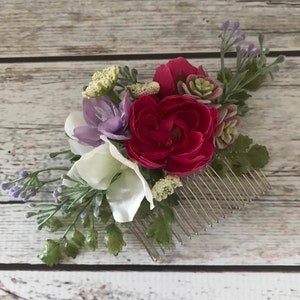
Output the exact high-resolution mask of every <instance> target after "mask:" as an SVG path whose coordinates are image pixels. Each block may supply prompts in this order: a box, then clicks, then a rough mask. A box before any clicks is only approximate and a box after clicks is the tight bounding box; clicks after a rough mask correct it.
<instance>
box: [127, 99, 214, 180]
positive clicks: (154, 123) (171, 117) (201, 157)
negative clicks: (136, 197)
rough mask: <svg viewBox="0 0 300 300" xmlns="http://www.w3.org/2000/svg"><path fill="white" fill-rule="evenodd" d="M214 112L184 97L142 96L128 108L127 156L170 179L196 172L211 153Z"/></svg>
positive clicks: (204, 163) (209, 157)
mask: <svg viewBox="0 0 300 300" xmlns="http://www.w3.org/2000/svg"><path fill="white" fill-rule="evenodd" d="M216 118H217V110H216V109H215V108H208V107H207V106H205V105H204V104H201V103H199V102H197V101H196V100H195V99H194V98H192V97H188V96H180V95H173V96H168V97H165V98H163V99H162V100H159V99H158V98H157V97H156V96H153V95H149V96H142V97H140V98H139V99H138V100H136V101H135V102H134V103H133V105H132V108H131V114H130V119H129V125H130V130H131V134H132V137H131V139H129V140H127V141H126V142H125V145H126V150H127V154H128V156H129V157H130V158H132V159H133V160H136V161H137V162H139V163H140V164H141V165H142V166H144V167H146V168H150V169H154V168H162V169H164V170H165V171H167V172H169V173H170V174H173V175H179V176H182V175H188V174H191V173H193V172H195V171H197V170H200V169H201V168H202V167H203V166H204V165H206V164H207V162H208V161H209V160H210V159H211V157H212V155H213V152H214V142H213V135H214V127H215V121H216Z"/></svg>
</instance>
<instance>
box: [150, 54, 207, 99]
mask: <svg viewBox="0 0 300 300" xmlns="http://www.w3.org/2000/svg"><path fill="white" fill-rule="evenodd" d="M190 74H195V75H200V76H203V77H206V76H207V74H206V72H205V71H204V70H203V67H202V66H199V67H198V68H196V67H194V66H193V65H191V64H190V63H189V62H188V61H187V60H186V59H185V58H183V57H177V58H174V59H171V60H169V61H168V62H167V63H166V64H162V65H160V66H159V67H158V68H157V69H156V72H155V74H154V77H153V81H156V82H158V83H159V85H160V90H159V93H158V95H159V97H161V98H163V97H166V96H169V95H173V94H176V88H177V87H176V85H177V82H178V81H179V80H181V81H185V79H186V77H187V76H189V75H190Z"/></svg>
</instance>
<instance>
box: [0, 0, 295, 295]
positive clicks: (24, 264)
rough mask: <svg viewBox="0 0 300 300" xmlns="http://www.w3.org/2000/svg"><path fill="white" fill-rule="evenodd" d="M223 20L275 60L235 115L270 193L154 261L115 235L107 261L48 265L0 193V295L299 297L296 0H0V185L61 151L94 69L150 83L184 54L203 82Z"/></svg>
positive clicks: (30, 227) (20, 207)
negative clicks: (115, 67)
mask: <svg viewBox="0 0 300 300" xmlns="http://www.w3.org/2000/svg"><path fill="white" fill-rule="evenodd" d="M227 19H229V20H232V21H236V20H239V21H240V22H241V25H242V28H243V29H244V31H245V33H246V34H247V41H248V42H256V36H257V34H258V33H259V32H262V33H264V34H265V45H266V46H268V47H269V48H270V49H271V51H272V53H273V54H274V55H275V54H276V52H278V53H279V52H280V53H283V54H285V55H286V61H285V63H284V64H282V65H281V69H280V71H279V72H278V73H277V74H276V77H275V80H274V81H271V80H269V81H268V82H266V83H265V84H264V87H263V88H262V89H261V90H259V91H258V92H257V93H255V95H254V97H253V98H252V99H251V100H249V104H250V106H251V108H253V110H251V112H250V113H249V114H248V115H247V117H246V118H245V119H244V121H243V122H244V123H243V132H245V133H247V134H249V135H251V136H252V137H253V138H254V139H255V141H256V142H258V143H262V144H266V145H267V146H268V149H269V151H270V154H271V161H270V163H269V165H268V166H267V168H266V169H265V173H266V175H267V177H268V180H269V182H270V183H271V185H272V186H273V188H272V190H271V191H270V192H268V193H267V194H266V195H265V196H263V197H262V198H261V199H260V200H256V201H254V202H253V203H252V204H251V205H249V206H247V207H245V208H243V209H242V210H240V211H235V212H234V213H233V214H232V215H230V216H229V217H228V218H227V219H225V220H222V222H221V223H219V224H216V225H215V226H214V227H213V228H209V229H208V230H207V231H206V232H203V233H201V234H200V235H199V236H198V237H194V238H193V239H192V240H191V241H187V242H186V245H185V246H183V247H177V248H176V249H174V250H173V251H168V252H167V253H166V255H165V256H164V257H162V259H161V261H160V262H159V263H153V262H152V261H151V259H150V258H149V257H148V255H147V254H146V251H145V250H144V249H143V247H142V246H141V245H140V244H139V243H138V242H137V241H136V240H135V239H134V237H132V236H130V235H128V237H127V240H128V245H127V246H126V248H125V250H124V251H123V252H122V253H120V254H119V255H118V256H117V257H114V256H110V255H109V254H107V253H106V250H105V249H104V247H100V249H99V250H97V251H96V252H84V253H82V254H81V255H80V256H79V257H78V258H77V259H76V260H75V261H73V260H67V261H65V263H64V264H63V265H62V266H60V267H59V268H54V269H49V268H47V267H45V266H43V265H42V264H41V263H40V261H39V259H38V258H37V254H38V253H39V252H40V250H41V249H42V248H43V246H44V242H45V240H46V239H47V238H48V237H49V235H48V234H47V233H44V232H38V231H37V229H36V225H35V221H34V220H33V219H32V220H31V219H30V220H26V219H25V217H24V216H25V213H26V211H27V207H26V204H25V205H24V204H23V203H18V202H11V201H10V200H11V199H10V197H9V196H8V195H7V194H6V193H1V194H0V234H1V235H0V299H1V300H4V299H5V300H6V299H54V300H60V299H66V300H67V299H99V300H100V299H101V300H108V299H114V300H116V299H122V300H123V299H126V300H127V299H156V300H158V299H164V300H169V299H226V300H236V299H238V300H239V299H241V300H248V299H253V300H254V299H255V300H257V299H272V300H273V299H276V300H277V299H299V298H300V288H299V286H300V267H299V265H300V238H299V237H300V183H299V179H300V118H299V112H300V111H299V108H300V103H299V101H300V89H299V86H300V84H299V82H300V80H299V79H300V78H299V68H300V1H298V0H274V1H273V0H257V1H254V0H228V1H220V0H216V1H210V0H191V1H183V0H166V1H154V0H153V1H145V0H126V1H121V0H110V1H107V0H102V1H100V0H78V1H67V0H52V1H46V0H27V1H24V0H1V5H0V114H1V118H0V182H3V181H5V180H8V179H12V178H14V177H15V176H16V174H17V173H18V171H19V170H20V169H34V168H36V166H37V167H40V166H43V165H44V164H45V162H46V157H47V155H48V152H49V151H56V150H58V149H61V148H64V147H66V145H67V140H66V138H65V135H64V131H63V125H64V120H65V118H66V116H67V115H68V113H69V112H70V111H72V110H76V109H79V108H80V106H81V96H80V95H81V90H82V86H83V85H84V84H86V83H87V82H88V81H89V80H90V76H91V75H92V74H93V72H94V71H96V70H100V69H102V68H103V67H105V66H107V65H110V64H113V63H117V64H120V65H129V66H131V67H135V68H137V69H139V72H140V74H141V77H142V78H143V79H150V78H152V75H153V73H154V70H155V68H156V66H157V65H158V64H160V63H164V62H166V61H167V60H168V59H169V58H171V57H176V56H178V55H183V56H186V57H189V58H191V62H192V63H193V64H195V65H200V64H203V65H204V66H205V67H206V69H207V70H209V73H210V74H211V75H212V76H214V75H215V74H216V72H217V70H218V68H219V60H218V59H217V58H215V57H216V53H217V52H218V47H219V39H218V34H219V32H220V26H221V24H222V22H223V21H225V20H227ZM274 51H275V53H274ZM271 59H272V58H271ZM298 267H299V268H298Z"/></svg>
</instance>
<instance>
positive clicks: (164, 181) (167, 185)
mask: <svg viewBox="0 0 300 300" xmlns="http://www.w3.org/2000/svg"><path fill="white" fill-rule="evenodd" d="M180 186H182V183H181V181H180V178H179V176H173V175H167V176H165V177H164V178H161V179H160V180H159V181H157V182H156V183H155V184H154V186H153V187H152V190H151V192H152V195H153V198H154V199H155V200H156V201H159V202H160V201H162V200H165V199H167V197H168V196H170V195H172V194H173V193H174V192H175V189H176V188H178V187H180Z"/></svg>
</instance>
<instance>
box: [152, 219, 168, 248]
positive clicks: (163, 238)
mask: <svg viewBox="0 0 300 300" xmlns="http://www.w3.org/2000/svg"><path fill="white" fill-rule="evenodd" d="M147 237H148V238H149V239H150V241H151V242H152V243H159V244H162V245H163V246H168V245H169V244H170V243H171V241H172V232H171V228H170V225H169V223H168V222H167V221H166V220H165V219H164V217H163V216H162V215H159V216H158V217H157V218H156V219H155V220H154V221H152V222H151V223H150V225H149V227H148V230H147Z"/></svg>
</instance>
